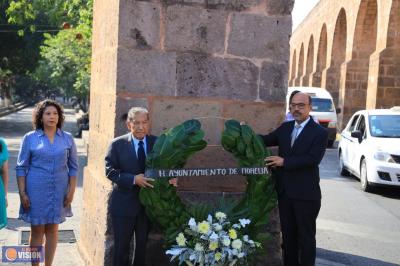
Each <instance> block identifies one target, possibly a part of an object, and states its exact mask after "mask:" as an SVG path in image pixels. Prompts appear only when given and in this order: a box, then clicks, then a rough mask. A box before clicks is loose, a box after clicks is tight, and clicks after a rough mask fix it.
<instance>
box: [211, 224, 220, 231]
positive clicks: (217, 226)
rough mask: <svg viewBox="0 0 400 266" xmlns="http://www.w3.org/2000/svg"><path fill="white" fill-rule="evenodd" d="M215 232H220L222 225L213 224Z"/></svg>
mask: <svg viewBox="0 0 400 266" xmlns="http://www.w3.org/2000/svg"><path fill="white" fill-rule="evenodd" d="M213 226H214V229H215V231H217V232H218V231H221V230H222V225H220V224H213Z"/></svg>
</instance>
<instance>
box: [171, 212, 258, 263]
mask: <svg viewBox="0 0 400 266" xmlns="http://www.w3.org/2000/svg"><path fill="white" fill-rule="evenodd" d="M250 222H251V221H250V220H248V219H239V221H238V223H235V224H231V223H230V221H229V220H228V218H227V215H226V214H225V213H223V212H216V213H215V215H214V217H213V216H211V215H208V218H207V220H206V221H202V222H196V220H195V219H194V218H190V220H189V222H188V224H187V225H186V227H185V229H184V231H183V232H181V233H179V234H178V236H177V237H176V245H174V246H172V247H171V248H170V249H169V250H167V252H166V254H167V255H171V256H172V258H171V261H173V260H179V265H181V264H183V263H186V264H187V265H204V266H205V265H221V266H222V265H229V266H233V265H236V264H244V263H245V261H246V260H247V259H248V256H249V255H250V254H252V253H254V252H255V251H256V249H257V248H260V247H261V244H260V243H258V242H255V241H253V240H251V239H250V238H249V236H248V235H246V234H245V231H246V230H245V227H246V226H247V225H248V224H250Z"/></svg>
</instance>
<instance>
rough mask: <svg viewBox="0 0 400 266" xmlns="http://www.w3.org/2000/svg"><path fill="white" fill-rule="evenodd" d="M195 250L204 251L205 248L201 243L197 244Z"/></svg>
mask: <svg viewBox="0 0 400 266" xmlns="http://www.w3.org/2000/svg"><path fill="white" fill-rule="evenodd" d="M194 250H196V251H204V247H203V245H201V244H200V243H196V245H195V246H194Z"/></svg>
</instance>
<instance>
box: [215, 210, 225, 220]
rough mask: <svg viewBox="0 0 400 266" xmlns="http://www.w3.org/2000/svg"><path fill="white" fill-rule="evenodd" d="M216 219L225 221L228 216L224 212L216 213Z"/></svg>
mask: <svg viewBox="0 0 400 266" xmlns="http://www.w3.org/2000/svg"><path fill="white" fill-rule="evenodd" d="M215 218H217V219H218V220H225V219H226V214H225V213H223V212H216V213H215Z"/></svg>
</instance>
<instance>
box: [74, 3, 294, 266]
mask: <svg viewBox="0 0 400 266" xmlns="http://www.w3.org/2000/svg"><path fill="white" fill-rule="evenodd" d="M293 2H294V1H293V0H284V1H282V0H243V1H242V0H163V1H161V0H153V1H133V0H118V1H117V0H113V1H106V0H96V1H95V8H94V10H95V13H94V17H95V18H94V39H93V41H94V44H93V63H92V64H93V65H92V71H93V72H92V81H91V106H90V113H91V120H90V123H91V124H90V144H89V162H88V166H87V168H86V170H85V183H84V202H85V203H84V210H83V216H82V223H81V240H79V248H80V251H81V253H82V254H83V257H84V258H85V261H86V262H87V264H88V265H96V266H97V265H109V263H110V260H109V259H110V256H111V250H112V232H111V231H110V221H109V217H108V214H107V206H108V197H109V193H110V190H111V185H110V182H108V180H107V179H106V177H105V176H104V154H105V152H106V149H107V146H108V144H109V142H110V141H111V140H112V138H113V137H115V136H118V135H121V134H123V133H125V132H127V129H126V126H125V124H124V121H122V119H121V118H122V117H123V115H124V114H125V113H126V112H127V111H128V109H129V108H130V107H132V106H137V105H140V106H144V107H147V108H148V109H149V110H150V112H151V131H152V134H155V135H158V134H160V133H161V132H163V131H164V130H165V129H167V128H170V127H172V126H175V125H176V124H178V123H181V122H183V121H185V120H187V119H190V118H198V119H199V120H200V121H201V122H202V125H203V128H204V130H205V132H206V139H207V141H208V143H209V146H208V147H207V148H206V149H205V150H204V151H202V152H201V153H199V154H196V157H194V158H192V159H191V160H190V161H189V162H188V166H193V167H195V166H202V167H206V166H212V165H213V166H221V165H235V162H234V160H233V158H232V157H231V155H230V154H227V153H226V152H224V151H223V150H222V148H221V146H220V136H221V132H222V130H223V124H224V121H225V120H226V119H229V118H234V119H238V120H243V121H246V122H247V123H248V124H249V125H250V126H252V127H253V128H254V129H255V130H256V131H257V132H260V133H266V132H268V131H270V130H271V129H272V128H274V127H276V126H277V125H279V124H280V123H281V122H282V120H283V117H284V101H285V95H286V91H287V81H288V66H289V37H290V34H291V27H292V22H291V10H292V7H293ZM244 189H245V180H244V178H243V177H226V178H220V179H214V180H211V179H204V180H201V181H199V180H181V183H180V185H179V190H180V193H181V194H182V196H183V197H187V198H189V199H190V197H191V195H195V197H196V198H204V199H205V200H208V199H210V198H215V197H219V196H220V195H221V194H222V193H224V194H226V193H227V192H229V193H233V194H234V193H240V192H243V191H244ZM276 218H277V215H276V213H275V215H274V219H273V221H274V224H272V225H271V226H270V231H271V232H272V233H273V234H274V235H273V236H274V237H275V238H276V239H275V241H273V243H274V245H275V246H274V247H272V246H271V247H269V250H271V251H272V250H273V252H271V253H270V254H271V255H270V257H275V259H274V260H271V261H270V265H273V264H274V263H275V264H277V265H279V264H280V259H279V254H280V248H279V245H280V241H279V228H278V225H279V223H277V222H276Z"/></svg>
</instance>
